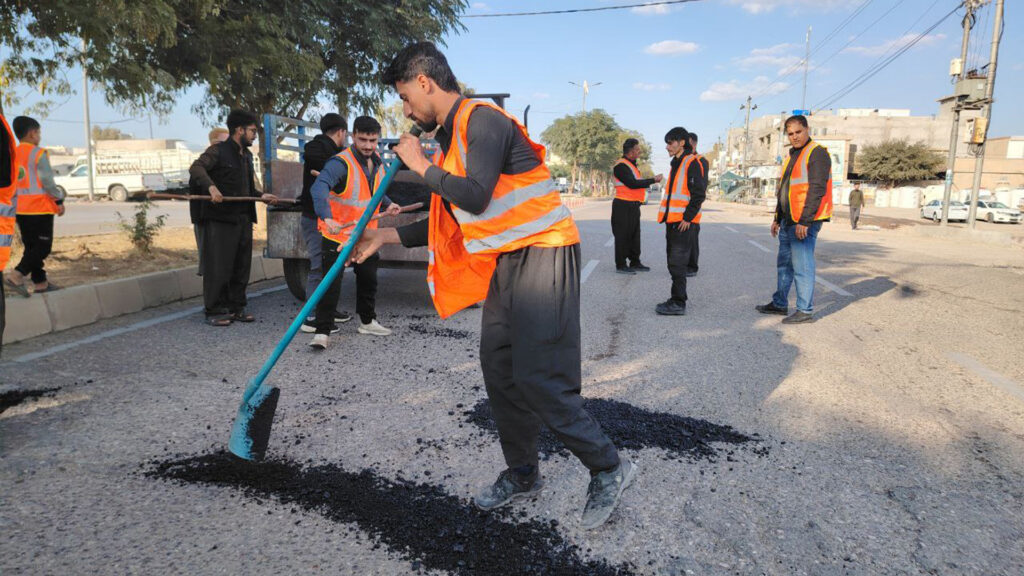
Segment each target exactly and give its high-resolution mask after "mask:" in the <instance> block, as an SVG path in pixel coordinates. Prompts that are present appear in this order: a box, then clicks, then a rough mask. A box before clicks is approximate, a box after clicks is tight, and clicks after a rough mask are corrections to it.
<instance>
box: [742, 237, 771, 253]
mask: <svg viewBox="0 0 1024 576" xmlns="http://www.w3.org/2000/svg"><path fill="white" fill-rule="evenodd" d="M747 242H750V243H751V244H753V245H754V246H755V247H756V248H757V249H758V250H761V251H762V252H767V253H769V254H771V253H772V251H771V250H769V249H767V248H765V247H764V246H762V245H760V244H758V243H757V242H754V241H753V240H747Z"/></svg>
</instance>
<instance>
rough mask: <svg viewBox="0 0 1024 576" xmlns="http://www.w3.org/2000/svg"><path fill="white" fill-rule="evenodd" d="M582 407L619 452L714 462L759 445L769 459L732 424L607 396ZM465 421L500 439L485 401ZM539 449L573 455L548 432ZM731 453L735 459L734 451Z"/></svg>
mask: <svg viewBox="0 0 1024 576" xmlns="http://www.w3.org/2000/svg"><path fill="white" fill-rule="evenodd" d="M583 407H584V409H586V411H587V412H588V413H589V414H590V415H591V416H592V417H593V418H594V419H595V420H597V422H598V424H600V425H601V428H602V429H604V432H605V434H607V435H608V437H609V438H611V440H612V442H613V443H614V444H615V446H616V447H617V448H619V449H620V450H641V449H644V448H661V449H662V450H664V451H665V453H666V457H667V458H669V459H677V458H688V459H691V460H696V459H703V460H709V461H714V460H715V459H716V458H717V457H718V456H719V455H720V454H721V452H722V451H723V450H725V449H724V448H723V447H721V446H720V445H737V444H745V443H748V442H752V443H756V444H758V445H757V446H755V447H754V452H755V453H756V454H758V455H761V456H764V455H767V453H768V449H767V447H765V446H763V445H760V438H759V437H758V435H757V434H753V435H750V436H748V435H746V434H741V433H740V432H737V431H735V430H733V429H732V428H731V427H729V426H722V425H720V424H713V423H711V422H708V421H706V420H699V419H697V418H687V417H685V416H679V415H676V414H668V413H665V412H653V411H650V410H645V409H643V408H638V407H636V406H633V405H631V404H626V403H625V402H619V401H617V400H607V399H604V398H588V399H586V400H584V402H583ZM466 416H467V417H466V422H469V423H471V424H474V425H476V426H478V427H480V428H481V429H483V430H485V431H486V432H489V433H490V434H492V435H493V436H494V437H495V438H497V437H498V428H497V425H496V424H495V423H494V419H493V418H492V417H491V405H490V403H488V402H487V400H480V401H479V402H477V403H476V405H475V406H474V407H473V408H472V409H471V410H468V411H467V412H466ZM537 448H538V450H540V453H541V455H542V456H543V458H545V459H547V458H549V457H551V456H552V455H553V454H561V455H568V453H569V452H568V450H567V449H566V448H565V446H564V445H563V444H562V443H561V442H559V441H558V440H557V439H556V438H555V436H554V435H553V434H552V433H551V432H550V431H549V430H547V429H544V430H542V431H541V434H540V438H539V440H538V441H537ZM726 451H727V458H728V459H731V457H732V451H728V450H726Z"/></svg>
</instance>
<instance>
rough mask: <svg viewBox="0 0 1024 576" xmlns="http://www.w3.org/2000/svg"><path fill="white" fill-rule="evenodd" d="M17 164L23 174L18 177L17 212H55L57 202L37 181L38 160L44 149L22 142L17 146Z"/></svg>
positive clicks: (22, 213) (44, 151)
mask: <svg viewBox="0 0 1024 576" xmlns="http://www.w3.org/2000/svg"><path fill="white" fill-rule="evenodd" d="M16 152H17V160H18V166H20V167H21V168H22V169H23V170H24V174H23V175H22V176H21V178H19V179H18V184H17V189H16V191H15V192H16V194H17V196H18V214H21V215H24V216H28V215H41V214H56V213H57V202H56V200H54V199H53V197H52V196H50V195H49V194H48V193H47V192H46V190H45V189H44V188H43V185H42V182H40V181H39V160H40V158H42V156H43V154H46V149H45V148H42V147H40V146H36V145H34V144H27V143H22V144H19V145H18V148H17V151H16Z"/></svg>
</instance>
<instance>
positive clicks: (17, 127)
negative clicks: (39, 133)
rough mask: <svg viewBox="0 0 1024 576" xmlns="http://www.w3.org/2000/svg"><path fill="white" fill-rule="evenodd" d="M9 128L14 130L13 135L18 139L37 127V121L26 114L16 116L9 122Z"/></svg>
mask: <svg viewBox="0 0 1024 576" xmlns="http://www.w3.org/2000/svg"><path fill="white" fill-rule="evenodd" d="M11 129H12V130H14V135H15V136H17V137H18V140H21V139H22V138H24V137H25V136H28V133H29V132H31V131H33V130H38V129H39V121H38V120H36V119H35V118H29V117H28V116H18V117H17V118H15V119H14V121H13V122H11Z"/></svg>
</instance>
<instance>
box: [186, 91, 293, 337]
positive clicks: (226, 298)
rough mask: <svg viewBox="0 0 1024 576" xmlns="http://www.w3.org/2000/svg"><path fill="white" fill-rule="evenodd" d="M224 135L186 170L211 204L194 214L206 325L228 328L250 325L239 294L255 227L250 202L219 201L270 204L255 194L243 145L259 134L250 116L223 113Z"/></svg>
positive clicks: (271, 197)
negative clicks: (198, 231) (236, 324)
mask: <svg viewBox="0 0 1024 576" xmlns="http://www.w3.org/2000/svg"><path fill="white" fill-rule="evenodd" d="M228 132H229V133H230V136H229V137H228V139H227V140H225V141H224V142H221V143H219V144H215V145H213V146H210V147H209V148H207V149H206V151H205V152H203V153H202V155H200V156H199V158H197V159H196V161H195V162H193V163H192V166H191V167H190V168H189V175H190V176H191V177H192V178H194V179H195V182H196V184H197V185H198V186H199V188H200V190H202V191H204V192H207V193H208V194H209V195H210V196H211V197H212V200H211V201H209V202H204V203H203V205H202V207H201V208H202V209H201V211H200V219H201V221H202V222H203V254H202V259H203V267H204V270H203V304H204V308H205V312H206V322H207V323H208V324H209V325H211V326H228V325H230V324H231V323H232V322H252V321H254V320H255V318H253V315H252V314H249V313H247V312H246V311H245V306H246V304H247V300H246V296H245V289H246V287H247V286H248V285H249V269H250V267H251V265H252V227H253V224H255V223H256V206H255V203H253V202H245V201H241V202H239V201H234V202H232V201H225V198H260V199H261V200H262V201H263V202H266V203H269V204H273V203H274V202H276V200H277V198H276V197H275V196H274V195H272V194H263V195H259V193H258V192H256V184H255V177H254V168H253V163H252V153H251V152H249V146H252V144H253V142H255V141H256V137H257V135H258V133H259V128H258V126H257V119H256V116H255V115H254V114H252V113H251V112H246V111H244V110H232V111H231V113H230V114H228Z"/></svg>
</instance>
